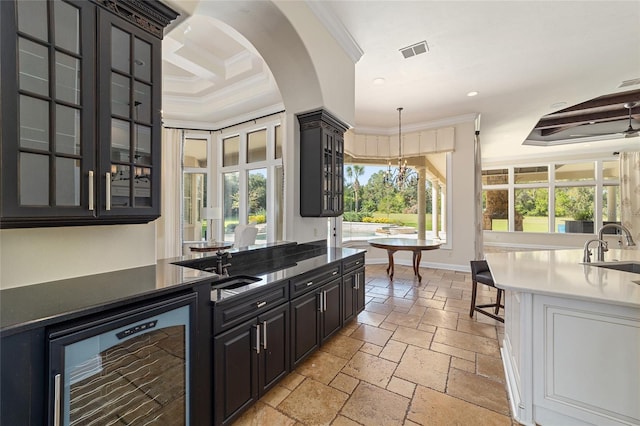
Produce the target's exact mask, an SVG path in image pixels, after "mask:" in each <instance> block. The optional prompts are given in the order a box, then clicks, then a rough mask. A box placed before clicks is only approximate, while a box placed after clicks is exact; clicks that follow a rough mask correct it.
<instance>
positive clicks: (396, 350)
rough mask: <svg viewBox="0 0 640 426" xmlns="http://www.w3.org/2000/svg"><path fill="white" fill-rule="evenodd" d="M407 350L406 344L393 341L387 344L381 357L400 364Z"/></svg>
mask: <svg viewBox="0 0 640 426" xmlns="http://www.w3.org/2000/svg"><path fill="white" fill-rule="evenodd" d="M405 349H407V344H406V343H402V342H398V341H397V340H393V339H391V340H389V341H388V342H387V344H386V346H385V347H384V349H382V352H380V355H379V356H380V358H384V359H388V360H389V361H393V362H399V361H400V359H401V358H402V354H404V350H405Z"/></svg>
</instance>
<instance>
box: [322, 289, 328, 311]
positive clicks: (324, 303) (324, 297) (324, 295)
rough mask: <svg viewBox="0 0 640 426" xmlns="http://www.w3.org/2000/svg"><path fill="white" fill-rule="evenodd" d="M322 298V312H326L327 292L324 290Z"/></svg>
mask: <svg viewBox="0 0 640 426" xmlns="http://www.w3.org/2000/svg"><path fill="white" fill-rule="evenodd" d="M322 298H323V300H324V301H323V302H322V312H327V292H326V290H325V291H323V292H322Z"/></svg>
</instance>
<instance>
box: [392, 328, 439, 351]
mask: <svg viewBox="0 0 640 426" xmlns="http://www.w3.org/2000/svg"><path fill="white" fill-rule="evenodd" d="M432 338H433V334H431V333H427V332H426V331H421V330H416V329H413V328H407V327H398V329H397V330H396V331H395V332H394V333H393V340H398V341H400V342H403V343H407V344H409V345H414V346H420V347H421V348H426V349H428V348H429V345H431V339H432Z"/></svg>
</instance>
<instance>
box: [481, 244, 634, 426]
mask: <svg viewBox="0 0 640 426" xmlns="http://www.w3.org/2000/svg"><path fill="white" fill-rule="evenodd" d="M486 257H487V261H488V262H489V267H490V269H491V273H492V274H493V277H494V280H495V282H496V285H497V287H499V288H502V289H504V290H505V294H506V300H505V330H504V341H503V344H502V349H501V351H502V359H503V363H504V368H505V373H506V376H507V385H508V391H509V398H510V401H511V408H512V412H513V414H514V417H515V418H516V420H517V421H519V422H520V423H523V424H525V425H534V424H539V425H543V426H545V425H563V426H564V425H585V424H587V425H588V424H593V425H640V274H637V273H631V272H622V271H617V270H611V269H605V268H600V267H597V266H594V265H588V264H584V265H583V264H581V263H580V262H581V260H582V250H550V251H530V252H513V253H491V254H487V256H486ZM606 258H607V260H612V261H613V259H618V261H620V262H629V261H634V262H640V250H635V249H627V250H610V251H609V252H607V253H606Z"/></svg>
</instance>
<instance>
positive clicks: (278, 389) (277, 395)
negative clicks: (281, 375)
mask: <svg viewBox="0 0 640 426" xmlns="http://www.w3.org/2000/svg"><path fill="white" fill-rule="evenodd" d="M290 393H291V391H290V390H289V389H287V388H285V387H284V386H280V385H276V386H274V387H273V388H271V390H269V392H267V393H266V395H264V396H263V397H262V398H260V401H262V402H264V403H265V404H268V405H270V406H272V407H277V406H278V404H280V403H281V402H282V401H283V400H284V399H285V398H286V397H288V396H289V394H290Z"/></svg>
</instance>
